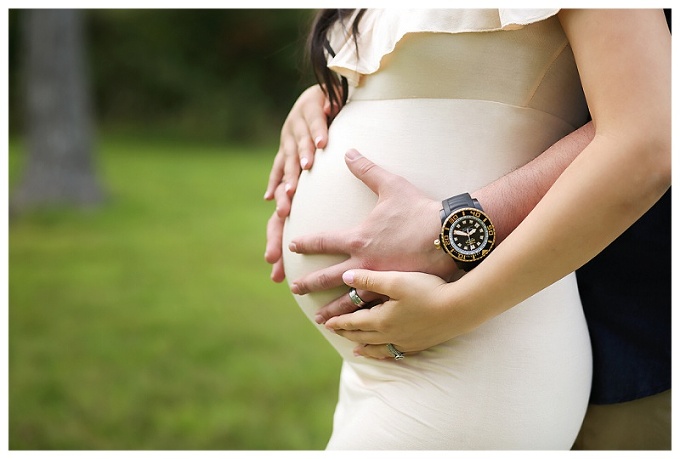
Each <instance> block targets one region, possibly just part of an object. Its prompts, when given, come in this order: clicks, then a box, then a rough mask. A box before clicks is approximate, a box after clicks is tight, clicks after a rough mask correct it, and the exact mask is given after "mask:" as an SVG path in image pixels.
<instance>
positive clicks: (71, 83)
mask: <svg viewBox="0 0 680 459" xmlns="http://www.w3.org/2000/svg"><path fill="white" fill-rule="evenodd" d="M23 16H24V17H23V23H22V26H23V42H24V45H25V53H24V56H25V68H24V77H25V87H24V89H25V99H24V100H25V110H26V135H27V136H26V140H27V150H28V156H27V160H26V164H25V168H24V175H23V177H22V180H21V182H20V183H19V186H18V188H17V189H16V190H15V191H14V193H13V196H12V202H11V204H12V210H13V211H21V210H25V209H27V208H32V207H38V206H46V205H54V204H57V205H63V204H66V205H76V206H93V205H96V204H98V203H100V202H101V201H102V200H103V192H102V188H101V186H100V184H99V182H98V180H97V176H96V173H95V169H94V160H93V133H92V112H91V107H90V93H89V85H88V75H87V71H86V68H85V45H84V41H83V18H82V12H80V11H77V10H66V9H63V10H46V9H36V10H25V11H23Z"/></svg>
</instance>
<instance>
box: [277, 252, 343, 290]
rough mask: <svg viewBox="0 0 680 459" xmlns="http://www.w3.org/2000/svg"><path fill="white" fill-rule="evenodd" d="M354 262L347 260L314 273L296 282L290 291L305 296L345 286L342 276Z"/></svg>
mask: <svg viewBox="0 0 680 459" xmlns="http://www.w3.org/2000/svg"><path fill="white" fill-rule="evenodd" d="M353 263H356V262H354V261H352V260H351V259H350V260H346V261H344V262H342V263H339V264H337V265H333V266H329V267H328V268H324V269H320V270H318V271H314V272H313V273H310V274H308V275H306V276H304V277H302V278H300V279H297V280H295V281H294V282H293V283H292V284H291V286H290V291H291V292H293V293H294V294H296V295H305V294H307V293H310V292H318V291H320V290H328V289H331V288H335V287H340V286H341V285H343V281H342V274H343V273H344V272H345V271H347V270H348V269H349V268H350V267H351V266H352V264H353Z"/></svg>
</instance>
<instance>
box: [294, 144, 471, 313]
mask: <svg viewBox="0 0 680 459" xmlns="http://www.w3.org/2000/svg"><path fill="white" fill-rule="evenodd" d="M345 161H346V163H347V166H348V168H349V169H350V171H351V172H352V173H353V174H354V175H355V176H356V177H357V178H358V179H360V180H361V181H362V182H364V184H366V186H368V187H369V188H370V189H371V190H372V191H373V192H374V193H375V194H376V195H378V201H377V203H376V206H375V207H374V208H373V210H372V211H371V213H370V214H369V215H368V216H367V217H366V219H365V220H364V221H363V222H362V223H361V224H360V225H359V226H357V227H355V228H352V229H350V230H343V231H336V232H326V233H320V234H314V235H309V236H303V237H298V238H296V239H294V240H292V241H291V243H290V247H289V249H290V250H291V251H292V252H295V253H299V254H308V255H310V254H344V255H347V256H348V259H347V260H345V261H343V262H341V263H339V264H337V265H334V266H330V267H328V268H325V269H322V270H319V271H316V272H313V273H310V274H309V275H307V276H305V277H303V278H300V279H296V280H295V281H294V282H293V283H292V285H291V291H292V292H293V293H295V294H298V295H303V294H306V293H310V292H314V291H319V290H327V289H330V288H334V287H338V286H341V285H342V284H343V281H342V274H343V273H344V272H345V271H347V270H348V269H352V268H365V269H371V270H376V271H386V270H390V271H420V272H425V273H429V274H435V275H437V276H439V277H442V278H444V279H450V278H451V277H452V275H453V274H456V273H457V272H458V270H457V268H456V265H455V263H454V262H453V260H452V259H451V258H450V257H449V256H447V255H446V254H445V253H443V252H442V251H439V250H436V248H435V246H434V240H435V239H436V238H437V236H438V235H439V231H440V229H441V222H440V220H439V210H440V209H441V203H440V202H439V201H436V200H433V199H430V198H429V197H427V196H425V195H424V194H423V193H422V192H421V191H420V190H419V189H417V188H416V187H415V186H414V185H412V184H411V183H409V182H408V181H407V180H406V179H404V178H403V177H400V176H398V175H394V174H392V173H390V172H388V171H386V170H385V169H383V168H382V167H380V166H378V165H376V164H375V163H373V162H371V161H370V160H368V159H367V158H365V157H363V156H361V155H360V154H359V152H357V151H356V150H350V151H348V152H347V154H346V156H345ZM359 295H360V296H361V298H362V299H363V300H364V301H366V302H368V303H371V302H375V301H376V300H377V301H380V299H381V298H384V297H381V296H379V295H376V294H375V293H372V292H368V291H361V290H359ZM356 309H357V306H356V305H355V304H354V303H352V301H351V300H350V298H349V295H343V296H342V297H340V298H338V299H336V300H334V301H333V302H331V303H329V304H328V305H326V306H324V307H323V308H321V309H320V310H319V312H318V315H317V317H316V321H317V322H318V323H323V322H325V321H326V320H328V319H329V318H331V317H333V316H336V315H339V314H345V313H348V312H352V311H355V310H356Z"/></svg>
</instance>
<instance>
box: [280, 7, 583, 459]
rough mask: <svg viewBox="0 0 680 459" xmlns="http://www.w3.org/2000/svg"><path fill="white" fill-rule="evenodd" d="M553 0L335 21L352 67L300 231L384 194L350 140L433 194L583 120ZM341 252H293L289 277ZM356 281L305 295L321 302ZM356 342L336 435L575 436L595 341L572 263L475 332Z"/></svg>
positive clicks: (491, 443) (362, 213)
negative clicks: (427, 345) (385, 344)
mask: <svg viewBox="0 0 680 459" xmlns="http://www.w3.org/2000/svg"><path fill="white" fill-rule="evenodd" d="M555 13H556V11H554V10H403V9H394V10H389V9H388V10H369V11H367V12H366V14H365V15H364V17H363V18H362V20H361V22H360V34H361V35H360V40H359V43H358V49H359V54H358V55H359V59H358V60H357V55H356V52H355V44H354V42H353V41H351V40H349V39H348V36H347V34H346V33H344V32H343V30H342V28H340V27H336V29H335V31H334V34H333V37H332V41H331V44H332V46H333V48H334V49H335V50H336V52H337V55H336V56H335V58H333V59H332V60H331V61H330V62H329V66H330V67H331V68H332V69H333V70H335V71H337V72H339V73H341V74H343V75H345V76H346V77H347V78H348V79H349V82H350V85H351V91H350V99H349V102H348V103H347V105H346V106H345V107H344V108H343V109H342V110H341V112H340V114H339V115H338V116H337V118H336V119H335V120H334V121H333V123H332V125H331V128H330V132H329V142H328V146H327V147H326V148H325V149H324V150H319V151H317V153H316V158H315V163H314V167H313V168H312V170H311V171H309V172H303V174H302V176H301V177H300V182H299V187H298V190H297V193H296V196H295V198H294V202H293V207H292V210H291V214H290V218H289V220H288V222H287V224H286V227H285V234H284V247H287V245H288V242H289V241H290V240H291V238H293V237H296V236H299V235H303V234H309V233H315V232H319V231H327V230H337V229H342V228H350V227H352V226H354V225H357V224H359V223H360V222H361V221H362V220H363V219H364V218H365V217H366V216H367V214H368V213H369V211H370V210H371V208H372V207H373V205H374V204H375V201H376V197H375V195H374V194H373V193H372V192H371V191H370V190H369V189H368V188H367V187H366V186H365V185H364V184H363V183H361V182H360V181H359V180H357V179H356V178H355V177H354V176H353V175H352V174H351V173H350V172H349V171H348V169H347V167H346V165H345V162H344V153H345V151H346V150H348V149H349V148H356V149H358V150H359V151H360V152H361V153H362V154H363V155H365V156H366V157H368V158H369V159H371V160H372V161H374V162H376V163H378V164H380V165H381V166H382V167H384V168H386V169H387V170H389V171H391V172H393V173H395V174H398V175H401V176H403V177H406V178H407V179H408V180H409V181H410V182H411V183H413V184H414V185H416V186H417V187H419V188H420V189H421V190H423V191H424V192H426V193H427V194H429V195H430V196H431V197H432V198H435V199H438V200H440V199H445V198H447V197H449V196H453V195H455V194H458V193H463V192H472V191H474V190H477V189H479V188H481V187H483V186H485V185H486V184H488V183H490V182H492V181H494V180H495V179H497V178H499V177H501V176H503V175H505V174H507V173H508V172H510V171H512V170H513V169H516V168H517V167H519V166H521V165H523V164H525V163H527V162H528V161H530V160H531V159H532V158H534V157H536V156H537V155H539V154H541V153H542V152H543V151H544V150H545V149H546V148H548V147H549V146H550V145H551V144H553V143H554V142H555V141H557V140H558V139H560V138H562V137H563V136H565V135H567V134H568V133H569V132H571V131H573V130H574V129H575V128H577V127H578V126H580V125H582V124H584V123H585V121H586V115H587V108H586V105H585V101H584V96H583V92H582V90H581V87H580V81H579V77H578V73H577V70H576V66H575V63H574V57H573V55H572V52H571V49H570V47H569V44H568V42H567V39H566V37H565V35H564V32H563V30H562V28H561V26H560V23H559V21H558V19H557V18H556V16H555ZM341 260H342V258H339V257H338V256H303V255H297V254H293V253H290V252H286V253H285V254H284V264H285V270H286V274H287V277H288V279H296V278H298V277H300V276H302V275H304V274H305V273H309V272H311V271H313V270H317V269H320V268H322V267H326V266H329V265H331V264H335V263H338V262H339V261H341ZM347 290H348V289H347V288H340V289H335V290H332V291H325V292H320V293H313V294H308V295H304V296H299V297H296V300H297V301H298V303H299V305H300V307H301V308H302V310H303V311H304V313H305V314H306V315H307V316H308V317H309V318H310V320H312V323H313V317H314V313H315V311H317V310H318V309H319V308H320V307H321V306H323V305H324V304H326V303H328V302H329V301H330V300H332V299H334V298H337V297H338V296H340V295H342V294H346V293H347ZM314 326H317V327H318V329H319V331H320V332H321V333H323V334H324V336H325V337H326V338H327V339H328V341H329V342H330V344H331V345H332V346H333V347H335V349H336V350H337V351H338V353H340V355H341V356H342V358H343V367H342V372H341V379H340V391H339V401H338V405H337V408H336V412H335V416H334V427H333V433H332V436H331V439H330V441H329V444H328V448H329V449H392V450H396V449H568V448H570V447H571V445H572V442H573V440H574V439H575V437H576V434H577V432H578V430H579V427H580V425H581V420H582V418H583V415H584V413H585V409H586V405H587V402H588V395H589V391H590V380H591V351H590V342H589V338H588V332H587V329H586V324H585V320H584V317H583V313H582V310H581V303H580V300H579V296H578V291H577V286H576V281H575V277H574V275H573V274H572V275H569V276H567V277H565V278H564V279H562V280H560V281H558V282H556V283H555V284H553V285H552V286H550V287H548V288H546V289H544V290H543V291H541V292H539V293H538V294H536V295H535V296H533V297H532V298H529V299H528V300H526V301H525V302H523V303H521V304H520V305H517V306H516V307H514V308H512V309H511V310H509V311H507V312H505V313H503V314H502V315H500V316H498V317H496V318H495V319H493V320H491V321H489V322H487V323H485V324H484V325H482V326H481V327H479V328H477V329H476V330H474V331H473V332H471V333H469V334H466V335H463V336H460V337H458V338H455V339H453V340H451V341H448V342H446V343H443V344H441V345H438V346H436V347H434V348H432V349H429V350H427V351H424V352H421V353H419V354H417V355H413V356H408V357H407V358H406V359H404V360H402V361H399V362H396V361H394V360H385V361H379V360H373V359H367V358H362V357H355V356H353V354H352V349H353V348H354V347H355V343H353V342H350V341H348V340H345V339H344V338H342V337H340V336H337V335H333V334H331V333H328V332H327V331H326V330H325V329H324V328H323V327H322V326H318V325H316V324H314Z"/></svg>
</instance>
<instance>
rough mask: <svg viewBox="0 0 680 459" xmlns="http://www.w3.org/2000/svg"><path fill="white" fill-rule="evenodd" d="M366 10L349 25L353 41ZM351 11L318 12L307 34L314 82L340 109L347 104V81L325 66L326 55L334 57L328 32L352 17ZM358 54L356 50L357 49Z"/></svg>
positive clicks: (333, 104) (331, 10) (332, 10)
mask: <svg viewBox="0 0 680 459" xmlns="http://www.w3.org/2000/svg"><path fill="white" fill-rule="evenodd" d="M365 11H366V10H361V11H359V13H358V14H357V16H356V17H355V19H354V21H352V24H350V27H351V32H352V36H353V37H354V39H355V43H356V37H357V36H358V35H359V20H360V19H361V17H362V16H363V15H364V12H365ZM353 12H354V10H352V9H329V10H320V11H319V12H318V13H317V14H316V16H315V17H314V21H313V22H312V28H311V31H310V34H309V39H308V43H307V49H308V52H309V61H310V63H311V65H312V69H313V70H314V76H315V77H316V81H317V82H318V83H319V84H320V85H321V87H322V88H323V90H324V91H325V92H326V94H327V95H328V99H329V100H330V102H331V106H332V107H337V108H340V107H342V106H343V105H345V102H347V91H348V88H347V79H346V78H344V77H339V76H338V75H337V74H336V73H335V72H333V71H331V70H330V69H329V68H328V66H327V63H328V61H327V57H326V53H327V52H328V54H330V55H331V57H333V56H335V50H333V49H332V48H331V46H330V43H329V41H328V32H329V31H330V29H331V28H332V27H333V25H334V24H335V23H337V22H338V21H341V22H342V21H345V20H346V19H347V18H348V17H350V16H351V15H352V13H353ZM357 54H358V49H357Z"/></svg>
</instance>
